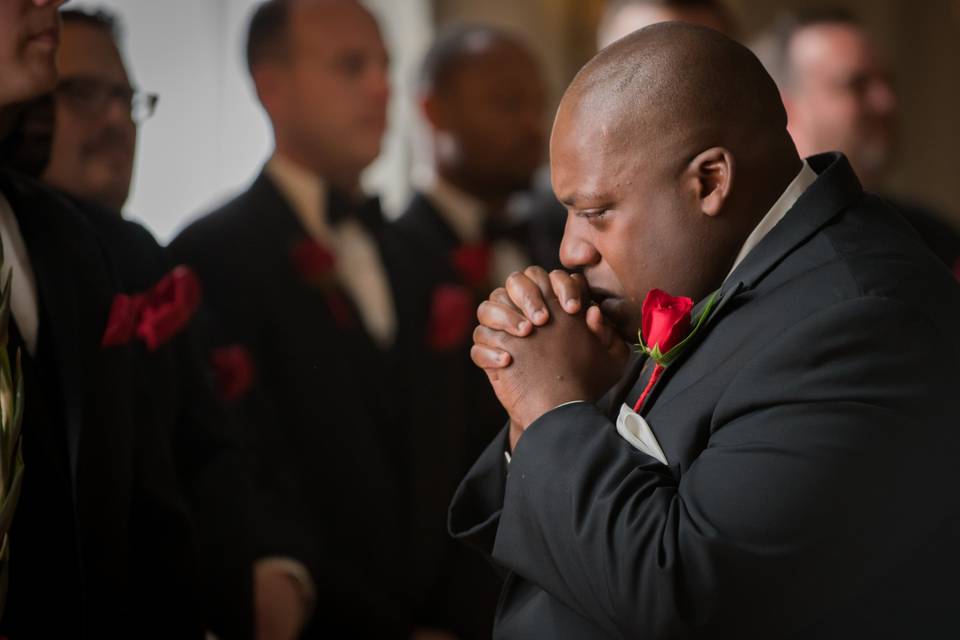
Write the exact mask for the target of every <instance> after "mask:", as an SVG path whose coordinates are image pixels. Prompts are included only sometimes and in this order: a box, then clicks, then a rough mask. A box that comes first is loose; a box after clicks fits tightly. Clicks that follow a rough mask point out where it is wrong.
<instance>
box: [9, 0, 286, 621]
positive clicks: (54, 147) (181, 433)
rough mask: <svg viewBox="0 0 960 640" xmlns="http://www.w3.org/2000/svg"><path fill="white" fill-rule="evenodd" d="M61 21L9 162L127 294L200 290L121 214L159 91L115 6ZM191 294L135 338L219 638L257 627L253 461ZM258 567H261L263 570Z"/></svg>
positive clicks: (70, 13)
mask: <svg viewBox="0 0 960 640" xmlns="http://www.w3.org/2000/svg"><path fill="white" fill-rule="evenodd" d="M61 19H62V21H63V28H62V30H61V42H60V48H59V53H58V57H57V67H58V72H59V80H58V84H57V88H56V90H55V92H54V93H53V94H50V95H47V96H44V97H43V98H40V99H38V100H36V101H34V102H32V103H31V104H30V105H28V107H27V108H26V109H25V110H24V113H23V116H22V121H21V125H20V128H21V130H22V131H23V132H24V133H23V135H21V136H20V144H19V149H14V150H13V151H14V156H15V158H16V160H15V163H16V164H17V166H18V167H19V168H21V170H22V171H24V172H32V173H34V174H36V175H42V178H43V180H44V181H45V182H47V183H49V184H51V185H52V186H55V187H57V188H58V189H59V190H60V191H61V192H62V193H64V194H65V195H67V196H68V197H69V198H71V199H72V201H73V202H74V204H75V205H76V206H77V208H78V210H79V211H80V212H81V213H83V214H84V215H85V216H86V218H87V219H88V221H89V222H90V223H91V224H92V225H93V226H94V228H95V229H96V230H97V232H98V233H99V235H100V237H101V240H102V242H103V243H104V245H105V247H106V249H107V252H108V254H109V258H110V260H111V262H112V263H113V265H114V266H115V268H116V270H117V274H118V277H119V279H120V286H121V289H122V291H123V293H124V294H127V295H129V296H133V297H143V296H146V295H151V292H159V291H161V290H162V291H168V292H169V293H170V294H172V295H170V296H169V297H170V299H176V298H177V296H178V295H179V296H180V297H182V298H186V297H190V296H189V295H188V296H185V295H184V294H189V290H191V289H194V288H195V287H194V286H193V284H192V283H193V281H192V279H191V278H190V274H189V272H186V271H184V270H183V269H174V268H173V265H171V264H170V263H169V260H168V259H167V256H166V254H165V251H164V250H163V249H162V247H160V245H159V244H157V242H156V240H155V239H154V238H153V236H152V235H151V234H150V232H149V231H147V229H146V228H144V227H143V226H141V225H139V224H137V223H135V222H132V221H128V220H124V219H123V217H122V216H121V213H120V212H121V209H122V207H123V205H124V203H125V201H126V199H127V194H128V192H129V190H130V180H131V178H132V175H133V164H134V154H135V147H136V137H137V124H138V123H140V122H142V121H143V120H145V119H146V118H147V117H149V116H150V115H151V113H152V111H153V108H154V106H155V104H156V101H157V97H156V96H155V95H150V94H145V93H143V92H141V91H138V90H135V89H134V88H133V87H132V84H131V81H130V79H129V77H128V75H127V71H126V67H125V65H124V62H123V59H122V57H121V54H120V49H119V44H118V40H119V37H120V36H119V33H118V32H119V26H118V24H117V19H116V17H115V16H113V15H112V14H110V13H108V12H106V11H104V10H99V11H96V12H91V11H85V10H82V9H68V10H65V11H62V12H61ZM50 100H52V102H50ZM171 285H173V286H172V287H171ZM198 302H199V296H198V297H197V299H196V300H194V301H193V302H190V303H189V308H183V309H181V310H180V311H179V313H181V316H180V319H179V320H178V321H177V322H176V323H175V324H172V325H170V331H168V335H165V336H164V337H163V339H162V340H160V341H157V342H156V343H151V344H150V345H146V344H144V343H139V347H140V350H141V351H142V353H141V354H140V356H141V358H143V360H144V367H143V380H142V382H141V384H140V387H141V390H142V392H143V394H144V396H145V398H144V400H143V401H144V402H145V404H146V406H148V407H149V408H150V411H151V413H152V415H154V416H156V417H157V418H158V419H159V420H160V422H161V424H162V426H163V428H164V431H165V432H166V433H167V434H169V437H170V438H171V440H172V444H173V452H174V456H175V459H176V463H177V471H178V476H179V480H180V486H181V487H182V488H183V490H184V492H185V497H186V498H187V500H188V503H189V505H190V506H191V515H192V516H193V521H194V525H195V531H196V533H197V541H198V546H199V549H198V551H199V560H200V568H201V570H202V571H201V580H202V581H201V586H202V588H203V597H204V600H205V609H206V611H205V612H204V621H205V623H206V624H207V625H208V627H209V628H210V629H212V630H213V631H215V632H216V633H217V635H219V636H221V637H228V638H243V637H249V636H250V635H251V634H252V628H253V624H252V621H253V618H252V616H251V610H252V602H253V599H252V592H251V579H250V573H251V571H250V567H251V564H252V556H253V553H254V551H253V549H252V544H253V536H251V535H250V532H251V530H252V529H253V527H251V523H250V522H249V517H248V511H249V504H250V501H251V497H252V492H251V490H250V483H251V480H252V470H251V469H250V468H249V464H247V463H246V460H247V456H246V454H245V453H244V452H243V450H242V446H241V445H242V437H241V436H240V434H239V433H238V431H237V430H238V426H237V425H236V424H235V423H233V422H232V421H230V420H229V419H228V416H227V413H226V411H225V410H224V407H223V406H222V405H221V403H220V402H219V401H218V400H217V398H216V396H215V392H214V386H213V384H211V383H212V378H213V375H211V371H210V367H209V366H208V365H207V363H206V362H204V356H205V355H206V354H207V351H208V350H206V349H202V348H201V347H200V339H199V336H198V335H197V333H198V331H197V327H196V326H195V324H196V323H195V322H194V315H195V314H196V312H197V310H198V309H197V303H198ZM261 564H264V565H266V566H269V563H266V562H264V563H261ZM263 570H264V568H263V567H260V566H259V565H258V572H261V571H263ZM275 570H276V569H275ZM269 614H270V612H261V616H266V617H269Z"/></svg>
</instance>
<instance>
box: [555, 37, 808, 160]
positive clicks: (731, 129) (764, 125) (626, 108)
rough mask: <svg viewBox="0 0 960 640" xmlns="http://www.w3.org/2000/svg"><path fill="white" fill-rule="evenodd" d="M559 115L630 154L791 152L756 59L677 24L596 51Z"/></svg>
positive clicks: (771, 86)
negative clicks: (604, 132)
mask: <svg viewBox="0 0 960 640" xmlns="http://www.w3.org/2000/svg"><path fill="white" fill-rule="evenodd" d="M561 112H564V113H563V115H564V116H565V117H571V116H575V117H578V118H580V119H582V120H583V121H584V124H590V123H592V124H595V125H599V126H604V127H607V128H608V129H610V130H616V133H617V135H616V141H619V142H620V143H622V144H625V145H630V146H631V147H632V148H633V149H634V150H636V148H637V146H636V145H637V144H641V143H642V144H643V145H644V146H647V145H650V148H651V150H656V151H657V152H663V151H667V150H670V151H675V152H676V153H677V155H678V157H682V156H685V155H687V154H689V153H695V152H697V151H699V150H702V149H705V148H707V147H710V146H725V147H728V148H730V149H731V150H732V151H734V152H738V153H741V154H745V155H755V154H756V153H757V152H758V151H766V150H767V149H768V148H769V147H776V146H780V147H784V146H789V138H788V136H787V132H786V124H787V117H786V113H785V112H784V109H783V104H782V102H781V100H780V95H779V92H778V90H777V87H776V85H775V83H774V82H773V80H772V79H771V78H770V76H769V75H768V74H767V72H766V71H765V70H764V68H763V66H762V64H761V63H760V62H759V60H757V58H756V56H754V55H753V54H752V53H751V52H750V50H749V49H747V48H746V47H744V46H742V45H740V44H738V43H736V42H734V41H733V40H731V39H730V38H727V37H725V36H723V35H721V34H720V33H718V32H716V31H713V30H711V29H707V28H703V27H697V26H693V25H690V24H684V23H680V22H666V23H659V24H656V25H652V26H650V27H647V28H645V29H641V30H640V31H637V32H635V33H633V34H631V35H629V36H627V37H625V38H623V39H621V40H619V41H617V42H615V43H614V44H612V45H611V46H609V47H607V48H606V49H604V50H602V51H601V52H600V53H599V54H597V56H596V57H594V58H593V59H592V60H591V61H590V62H588V63H587V64H586V65H585V66H584V67H583V69H581V71H580V72H579V73H578V74H577V76H576V78H574V80H573V82H572V84H571V85H570V87H569V88H568V89H567V92H566V95H565V96H564V99H563V102H562V104H561ZM758 147H759V148H758Z"/></svg>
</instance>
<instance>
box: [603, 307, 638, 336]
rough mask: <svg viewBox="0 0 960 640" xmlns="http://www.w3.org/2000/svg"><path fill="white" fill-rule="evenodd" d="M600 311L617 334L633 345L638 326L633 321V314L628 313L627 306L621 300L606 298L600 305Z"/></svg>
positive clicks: (634, 320)
mask: <svg viewBox="0 0 960 640" xmlns="http://www.w3.org/2000/svg"><path fill="white" fill-rule="evenodd" d="M599 306H600V311H601V313H603V317H604V318H605V319H606V321H607V322H608V323H610V325H611V326H613V328H614V330H615V331H616V332H617V334H618V335H619V336H620V337H621V338H623V339H624V340H626V341H627V342H630V343H633V342H636V341H637V332H638V331H639V330H640V324H639V323H638V322H637V321H636V319H634V317H633V314H632V313H630V312H629V309H628V308H627V305H626V304H624V301H623V299H622V298H607V299H606V300H603V301H602V302H601V303H600V305H599Z"/></svg>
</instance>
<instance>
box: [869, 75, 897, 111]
mask: <svg viewBox="0 0 960 640" xmlns="http://www.w3.org/2000/svg"><path fill="white" fill-rule="evenodd" d="M867 100H868V102H869V104H870V106H871V108H872V109H873V111H874V112H876V113H882V114H889V113H892V112H893V111H895V110H896V108H897V94H896V92H895V91H894V90H893V86H892V85H891V84H890V83H889V82H887V81H886V80H875V81H874V82H872V83H871V84H870V88H869V90H868V92H867Z"/></svg>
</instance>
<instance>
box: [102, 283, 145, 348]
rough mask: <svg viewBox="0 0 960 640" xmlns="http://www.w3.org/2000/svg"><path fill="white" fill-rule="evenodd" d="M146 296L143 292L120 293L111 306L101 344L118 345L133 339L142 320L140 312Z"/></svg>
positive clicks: (106, 345)
mask: <svg viewBox="0 0 960 640" xmlns="http://www.w3.org/2000/svg"><path fill="white" fill-rule="evenodd" d="M145 303H146V296H145V295H144V294H142V293H138V294H136V295H127V294H125V293H118V294H117V295H116V296H114V298H113V304H112V305H111V306H110V317H109V319H108V320H107V330H106V331H104V333H103V339H102V340H101V342H100V344H101V346H104V347H118V346H122V345H125V344H127V343H128V342H130V340H131V339H133V335H134V333H136V330H137V324H138V323H139V322H140V314H141V312H142V310H143V305H144V304H145Z"/></svg>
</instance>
